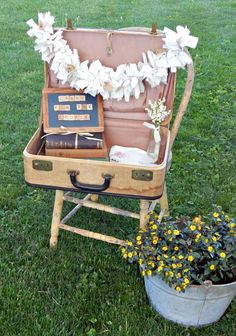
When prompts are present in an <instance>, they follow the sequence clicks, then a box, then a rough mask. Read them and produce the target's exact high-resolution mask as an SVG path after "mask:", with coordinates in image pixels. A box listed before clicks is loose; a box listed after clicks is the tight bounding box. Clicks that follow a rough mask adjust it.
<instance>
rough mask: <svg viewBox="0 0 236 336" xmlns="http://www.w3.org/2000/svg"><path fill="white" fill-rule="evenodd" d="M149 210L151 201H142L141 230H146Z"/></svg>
mask: <svg viewBox="0 0 236 336" xmlns="http://www.w3.org/2000/svg"><path fill="white" fill-rule="evenodd" d="M148 209H149V201H146V200H140V224H139V227H140V228H145V227H146V225H147V218H146V215H147V213H148Z"/></svg>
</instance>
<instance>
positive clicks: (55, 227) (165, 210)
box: [50, 187, 169, 248]
mask: <svg viewBox="0 0 236 336" xmlns="http://www.w3.org/2000/svg"><path fill="white" fill-rule="evenodd" d="M64 201H68V202H71V203H74V204H76V206H75V207H74V209H72V210H71V211H70V212H69V213H68V214H67V215H66V216H65V217H64V218H63V219H61V213H62V207H63V202H64ZM97 201H98V195H94V194H87V195H86V196H85V197H84V198H83V199H79V198H77V197H73V196H72V195H71V193H70V192H67V193H64V191H62V190H56V195H55V202H54V210H53V216H52V225H51V238H50V247H51V248H56V247H57V241H58V235H59V230H60V229H62V230H67V231H70V232H73V233H77V234H80V235H81V236H84V237H89V238H94V239H98V240H102V241H105V242H107V243H111V244H117V245H124V243H125V241H124V240H121V239H118V238H115V237H112V236H107V235H103V234H100V233H96V232H92V231H88V230H84V229H80V228H75V227H72V226H69V225H65V223H66V222H67V221H68V220H69V219H70V218H71V217H72V216H74V215H75V214H76V213H77V211H78V210H79V209H80V208H81V207H82V206H84V207H88V208H92V209H97V210H101V211H106V212H110V213H112V214H114V215H121V216H125V217H131V218H136V219H139V227H140V228H144V227H145V226H146V224H147V217H146V216H147V213H148V212H149V211H152V210H154V208H155V206H156V204H157V203H158V202H159V203H160V207H161V216H163V215H168V214H169V207H168V199H167V192H166V187H165V188H164V192H163V195H162V197H161V198H160V199H159V200H155V201H147V200H140V212H139V213H134V212H130V211H126V210H122V209H119V208H115V207H112V206H109V205H105V204H100V203H97Z"/></svg>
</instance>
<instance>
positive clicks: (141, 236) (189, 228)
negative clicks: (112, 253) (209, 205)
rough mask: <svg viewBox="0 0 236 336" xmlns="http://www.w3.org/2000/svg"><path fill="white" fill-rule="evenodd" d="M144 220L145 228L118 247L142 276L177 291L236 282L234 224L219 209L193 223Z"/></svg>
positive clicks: (178, 219) (235, 230)
mask: <svg viewBox="0 0 236 336" xmlns="http://www.w3.org/2000/svg"><path fill="white" fill-rule="evenodd" d="M147 217H148V218H149V223H148V228H147V229H145V230H144V229H141V230H139V231H138V233H137V235H136V237H135V238H134V239H131V240H128V241H127V242H126V245H125V247H122V248H121V252H122V254H123V257H124V258H125V259H127V260H128V261H129V262H131V263H132V262H137V263H138V264H139V265H140V266H141V267H140V269H141V274H142V275H143V276H145V275H148V276H151V275H159V276H160V278H162V280H163V281H165V282H166V283H167V284H168V285H169V286H170V287H171V286H174V288H175V289H176V290H177V291H184V290H185V289H186V288H188V287H189V286H190V285H191V284H194V283H196V282H197V283H199V284H203V283H204V281H207V280H211V281H212V282H213V283H214V284H218V283H228V282H232V281H236V239H235V237H236V224H235V220H234V219H233V218H230V217H229V216H228V215H225V213H224V211H222V208H220V207H217V208H215V209H214V211H213V212H212V213H209V214H208V215H206V216H203V217H202V218H201V217H200V216H198V217H195V218H194V219H193V220H191V219H190V218H188V217H186V218H185V217H181V218H177V219H175V220H173V219H171V218H162V219H161V218H160V217H159V216H158V215H157V214H155V213H150V215H148V216H147Z"/></svg>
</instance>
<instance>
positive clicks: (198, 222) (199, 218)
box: [193, 216, 201, 224]
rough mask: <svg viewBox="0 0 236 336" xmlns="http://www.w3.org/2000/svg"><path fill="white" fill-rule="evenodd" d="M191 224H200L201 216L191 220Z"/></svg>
mask: <svg viewBox="0 0 236 336" xmlns="http://www.w3.org/2000/svg"><path fill="white" fill-rule="evenodd" d="M193 223H196V224H201V216H199V217H195V218H194V219H193Z"/></svg>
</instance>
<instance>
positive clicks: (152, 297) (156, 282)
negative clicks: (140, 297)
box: [144, 276, 236, 326]
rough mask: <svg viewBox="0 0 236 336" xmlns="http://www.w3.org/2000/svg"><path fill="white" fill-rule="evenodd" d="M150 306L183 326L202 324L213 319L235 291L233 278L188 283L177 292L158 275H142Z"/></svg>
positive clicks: (221, 312) (223, 310)
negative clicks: (226, 281)
mask: <svg viewBox="0 0 236 336" xmlns="http://www.w3.org/2000/svg"><path fill="white" fill-rule="evenodd" d="M144 281H145V288H146V292H147V295H148V298H149V301H150V303H151V305H152V307H153V308H154V309H155V310H156V311H157V312H158V313H160V314H161V315H162V316H163V317H165V318H166V319H168V320H171V321H173V322H177V323H179V324H182V325H185V326H204V325H207V324H211V323H213V322H216V321H217V320H219V319H220V318H221V316H222V315H223V314H224V312H225V310H226V309H227V307H228V306H229V304H230V302H231V301H232V300H233V298H234V297H235V295H236V282H233V283H230V284H227V285H212V283H211V281H207V282H206V283H205V284H204V285H192V286H191V287H190V288H187V289H186V291H185V292H184V293H178V292H176V291H175V290H174V288H171V287H169V286H168V285H167V284H166V283H164V282H163V281H162V280H161V279H160V278H159V277H158V276H146V277H144Z"/></svg>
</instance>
